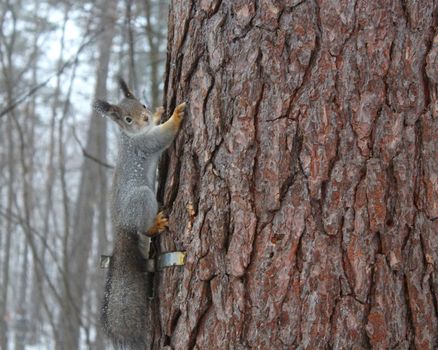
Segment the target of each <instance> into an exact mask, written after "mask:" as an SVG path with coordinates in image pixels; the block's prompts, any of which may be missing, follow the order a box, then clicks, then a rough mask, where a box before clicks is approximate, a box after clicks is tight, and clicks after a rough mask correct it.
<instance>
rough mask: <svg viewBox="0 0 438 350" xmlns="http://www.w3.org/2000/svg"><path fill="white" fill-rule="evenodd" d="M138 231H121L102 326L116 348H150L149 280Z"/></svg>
mask: <svg viewBox="0 0 438 350" xmlns="http://www.w3.org/2000/svg"><path fill="white" fill-rule="evenodd" d="M143 266H144V260H143V257H142V255H141V252H140V250H139V247H138V235H137V233H136V232H126V231H123V230H118V231H117V232H116V241H115V245H114V251H113V256H112V258H111V262H110V266H109V270H108V275H107V280H106V286H105V296H104V300H103V305H102V323H103V327H104V330H105V332H106V333H107V335H108V336H109V337H110V338H111V339H112V341H113V344H114V346H115V348H116V349H129V350H144V349H145V347H146V338H145V337H146V319H147V315H146V302H147V290H146V279H145V274H144V271H143Z"/></svg>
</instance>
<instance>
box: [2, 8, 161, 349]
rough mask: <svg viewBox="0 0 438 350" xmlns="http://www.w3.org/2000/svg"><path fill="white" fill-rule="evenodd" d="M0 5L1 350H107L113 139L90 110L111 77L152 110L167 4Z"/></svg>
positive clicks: (110, 91) (107, 94)
mask: <svg viewBox="0 0 438 350" xmlns="http://www.w3.org/2000/svg"><path fill="white" fill-rule="evenodd" d="M0 4H1V8H0V16H1V18H0V65H1V67H0V69H1V74H0V135H1V136H0V140H1V141H0V145H1V146H0V172H1V177H0V322H1V323H0V348H1V349H17V350H18V349H77V348H82V349H84V348H86V349H105V348H108V344H105V340H104V338H103V335H102V334H101V331H100V328H99V315H100V311H99V305H100V299H101V297H102V295H101V294H102V292H103V283H104V274H105V273H104V272H103V271H102V270H100V269H99V268H98V265H99V257H100V254H105V253H110V249H111V248H110V247H111V240H112V235H111V228H110V220H109V219H108V196H109V184H110V177H111V172H112V170H111V168H112V164H114V158H115V154H116V148H117V145H116V138H115V135H116V132H117V130H116V127H115V126H113V125H112V124H110V123H109V124H108V125H107V121H106V119H105V118H101V117H98V116H96V115H95V113H94V112H93V111H92V110H91V103H92V101H93V99H94V98H108V99H109V100H111V101H117V100H118V99H119V98H120V96H119V95H118V92H117V86H116V81H115V76H116V75H118V74H121V75H122V76H124V78H125V79H126V80H127V81H128V82H129V84H130V86H131V87H132V88H133V89H134V91H135V92H136V94H137V96H138V97H139V98H140V99H142V100H143V101H146V102H147V103H148V104H149V105H151V106H152V107H155V106H157V105H160V103H161V100H160V99H161V90H162V85H163V84H162V79H163V72H164V63H165V58H166V56H165V55H166V35H167V34H166V29H167V13H168V2H167V1H163V0H161V1H159V0H142V1H134V0H119V1H117V0H110V1H104V0H101V1H98V2H91V1H69V0H64V1H41V0H27V1H9V0H1V2H0Z"/></svg>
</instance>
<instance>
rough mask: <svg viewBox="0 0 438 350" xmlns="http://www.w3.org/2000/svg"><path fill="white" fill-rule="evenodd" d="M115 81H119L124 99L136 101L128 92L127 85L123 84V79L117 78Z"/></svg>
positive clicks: (130, 92)
mask: <svg viewBox="0 0 438 350" xmlns="http://www.w3.org/2000/svg"><path fill="white" fill-rule="evenodd" d="M117 79H118V81H119V86H120V89H121V90H122V91H123V95H125V97H126V98H132V99H136V98H135V96H134V94H133V93H132V91H131V90H129V88H128V85H127V84H126V83H125V81H124V80H123V78H122V77H120V76H119V77H117Z"/></svg>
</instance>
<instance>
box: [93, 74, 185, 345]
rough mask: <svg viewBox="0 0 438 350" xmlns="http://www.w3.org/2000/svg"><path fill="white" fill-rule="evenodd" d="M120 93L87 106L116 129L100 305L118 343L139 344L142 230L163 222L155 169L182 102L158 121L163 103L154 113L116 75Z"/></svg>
mask: <svg viewBox="0 0 438 350" xmlns="http://www.w3.org/2000/svg"><path fill="white" fill-rule="evenodd" d="M119 85H120V88H121V90H122V92H123V94H124V96H125V98H124V99H122V101H120V103H119V104H117V105H112V104H110V103H108V102H106V101H103V100H96V101H95V102H94V104H93V108H94V109H95V110H96V111H97V112H99V113H100V114H102V115H104V116H108V117H109V118H110V119H111V120H113V121H114V122H115V123H116V124H117V125H118V126H119V127H120V129H121V132H120V136H119V154H118V159H117V162H116V166H115V170H114V177H113V184H112V207H111V216H112V222H113V227H114V229H115V242H114V249H113V254H112V258H111V262H110V266H109V270H108V274H107V280H106V286H105V295H104V300H103V305H102V324H103V328H104V330H105V332H106V333H107V335H108V336H109V337H110V338H111V340H112V342H113V344H114V346H115V347H116V348H119V349H145V347H146V343H145V336H146V320H147V317H146V300H147V290H146V289H147V287H146V277H145V274H144V264H145V261H144V259H147V258H148V257H147V256H144V255H146V253H145V251H147V249H145V247H144V246H143V242H144V241H145V239H144V237H145V236H144V235H147V236H153V235H155V234H157V233H159V232H161V231H163V230H164V229H165V228H166V227H167V218H166V217H165V216H164V215H163V214H162V213H158V204H157V200H156V197H155V191H154V188H155V175H156V170H157V164H158V160H159V157H160V154H161V153H162V152H163V151H164V150H165V149H166V148H167V147H168V146H170V144H171V143H172V141H173V139H174V138H175V135H176V133H177V132H178V130H179V127H180V124H181V121H182V118H183V115H184V109H185V103H181V104H180V105H178V106H177V107H176V108H175V111H174V112H173V114H172V116H171V117H170V119H169V120H168V121H166V122H165V123H163V124H159V121H160V119H161V115H162V114H163V112H164V109H163V108H162V107H161V108H158V109H157V110H156V112H155V113H154V114H152V113H151V111H150V110H149V109H148V108H147V107H146V106H145V105H143V104H141V102H139V101H138V99H137V98H136V97H135V96H134V94H133V93H132V92H131V90H130V89H129V88H128V86H127V85H126V83H125V82H124V81H123V79H122V78H119Z"/></svg>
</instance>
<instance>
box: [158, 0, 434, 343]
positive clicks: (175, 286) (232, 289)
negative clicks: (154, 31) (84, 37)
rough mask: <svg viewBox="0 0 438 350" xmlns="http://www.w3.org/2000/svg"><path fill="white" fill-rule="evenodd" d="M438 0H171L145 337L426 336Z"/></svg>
mask: <svg viewBox="0 0 438 350" xmlns="http://www.w3.org/2000/svg"><path fill="white" fill-rule="evenodd" d="M286 3H288V4H287V5H286ZM437 11H438V3H437V2H436V1H432V0H429V1H422V2H420V1H401V2H398V1H384V0H379V1H365V0H357V1H330V0H329V1H323V0H310V1H292V2H281V1H276V2H266V1H256V2H252V1H245V0H241V1H193V2H191V3H188V2H181V1H173V2H172V7H171V13H170V16H169V20H170V23H169V44H168V45H169V46H168V61H167V75H166V84H165V105H166V107H167V112H168V114H169V113H170V112H171V111H172V109H173V108H174V107H175V105H176V104H177V103H179V102H181V101H183V100H184V101H188V103H189V108H188V113H187V115H186V120H185V121H184V123H183V125H182V130H181V131H180V133H179V136H178V137H177V140H176V142H175V144H174V146H173V147H172V148H171V150H170V158H169V162H168V171H167V177H166V178H165V182H163V183H162V185H161V191H160V194H161V195H162V199H163V201H164V204H165V207H166V209H167V210H168V212H169V222H170V232H169V233H166V234H163V235H162V236H161V237H160V238H159V241H160V246H161V250H162V251H172V250H175V249H176V250H185V251H187V262H186V265H185V266H184V268H177V267H174V268H170V269H167V270H165V271H163V272H161V273H160V276H159V282H158V287H157V288H158V295H159V304H158V306H156V309H155V310H154V311H153V313H154V315H158V316H157V320H156V322H155V323H154V324H153V326H154V342H153V348H156V349H158V348H160V347H162V346H166V345H169V346H171V347H172V348H173V349H188V348H198V349H229V348H231V349H233V348H234V349H247V348H254V349H294V348H300V349H369V348H375V349H409V348H416V349H436V348H438V319H437V313H438V309H437V305H438V274H437V273H438V236H437V232H438V220H437V217H438V182H437V180H436V179H437V175H438V108H437V107H436V106H437V103H438V100H437V83H438V73H437V64H436V63H437V60H436V57H437V52H438V46H437V45H438V39H436V41H435V44H433V38H434V36H435V35H437V33H436V28H437V19H438V16H437Z"/></svg>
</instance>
